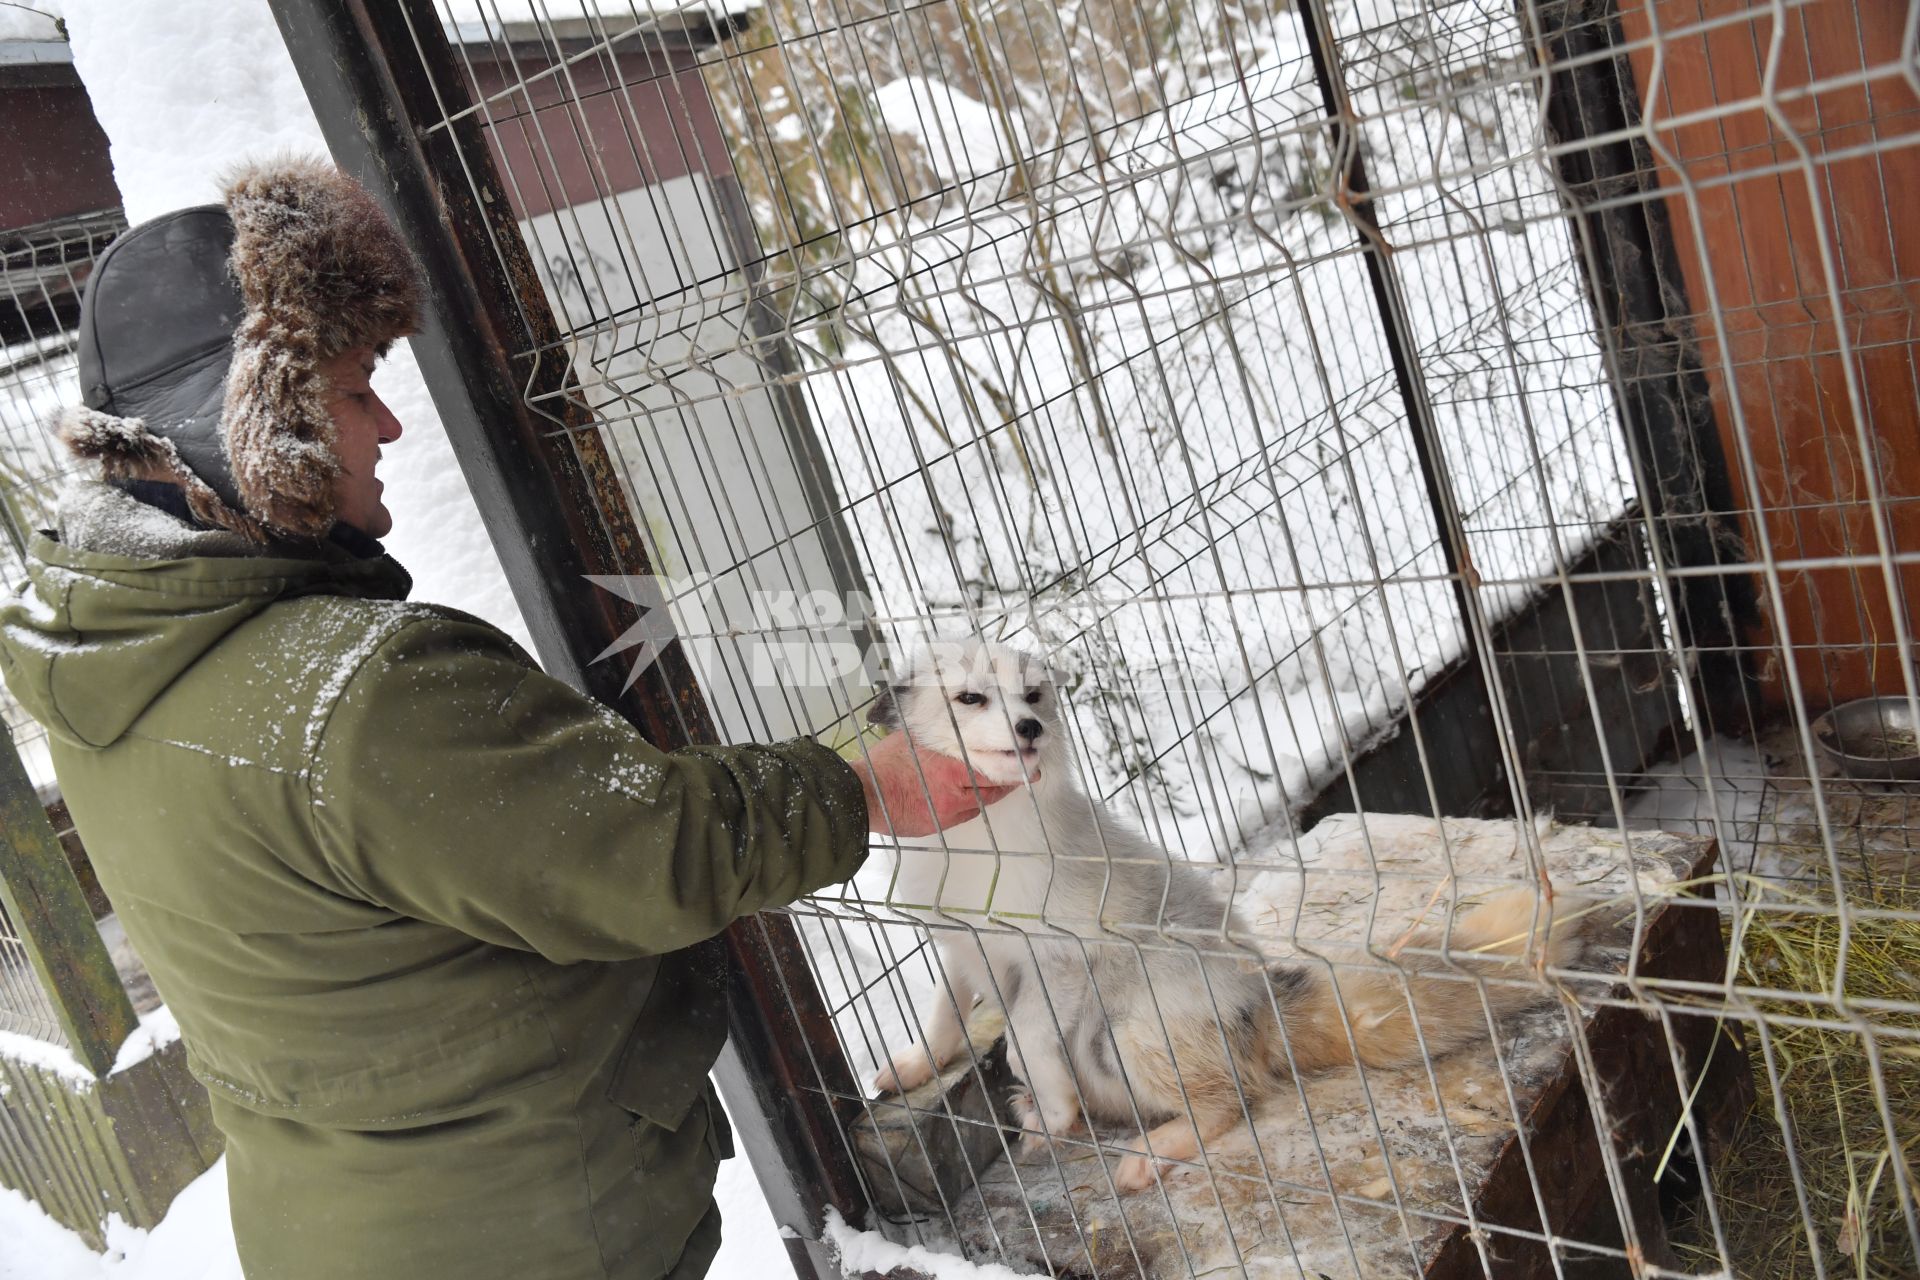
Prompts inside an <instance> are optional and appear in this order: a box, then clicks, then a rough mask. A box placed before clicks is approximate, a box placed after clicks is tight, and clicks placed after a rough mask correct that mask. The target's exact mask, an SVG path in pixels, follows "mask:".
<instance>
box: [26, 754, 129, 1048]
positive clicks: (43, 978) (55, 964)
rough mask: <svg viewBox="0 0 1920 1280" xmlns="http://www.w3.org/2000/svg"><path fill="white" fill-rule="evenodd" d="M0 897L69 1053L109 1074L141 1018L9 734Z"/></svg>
mask: <svg viewBox="0 0 1920 1280" xmlns="http://www.w3.org/2000/svg"><path fill="white" fill-rule="evenodd" d="M0 901H4V902H5V903H6V908H7V914H8V915H9V916H10V917H12V919H13V923H14V927H15V928H17V929H19V930H20V940H21V941H22V942H23V943H25V944H26V950H27V958H28V959H29V960H31V961H32V962H33V970H34V973H36V974H37V975H39V978H40V985H41V986H42V987H43V988H45V990H46V993H47V997H48V999H50V1000H51V1001H52V1002H53V1008H54V1012H55V1013H56V1014H57V1015H59V1018H60V1026H61V1029H62V1030H64V1031H65V1032H66V1034H67V1044H68V1045H69V1046H70V1047H71V1048H72V1050H73V1054H74V1056H75V1057H77V1058H78V1059H79V1060H80V1061H81V1062H83V1063H85V1064H86V1067H87V1069H88V1070H89V1071H92V1072H93V1073H94V1074H95V1075H97V1076H104V1075H106V1074H107V1073H108V1072H109V1071H111V1070H112V1069H113V1060H114V1059H115V1058H116V1057H117V1056H119V1053H120V1046H121V1044H122V1043H124V1042H125V1040H126V1038H127V1037H128V1036H129V1035H132V1034H133V1031H134V1029H135V1028H136V1027H138V1026H139V1025H140V1020H139V1018H138V1017H136V1016H135V1015H134V1012H133V1003H132V1002H131V1001H129V1000H128V999H127V992H126V988H125V987H123V986H121V985H120V977H119V975H118V974H117V973H115V972H114V968H113V958H112V957H111V956H109V955H108V954H107V946H106V943H104V942H102V941H101V940H100V931H99V930H98V929H96V928H94V925H93V911H92V910H91V909H90V908H89V907H88V906H87V899H86V895H85V894H83V893H81V892H80V885H79V882H78V881H76V880H75V879H74V878H73V869H72V868H71V867H69V866H68V865H67V855H66V853H65V851H64V850H62V849H61V847H60V841H59V839H58V837H56V836H55V835H54V834H53V825H52V824H51V823H49V822H48V821H47V811H46V810H45V809H43V808H41V806H40V797H39V796H38V795H37V794H36V793H35V792H34V788H33V783H32V782H31V781H30V780H29V779H28V777H27V770H26V766H24V765H22V764H21V763H20V754H19V752H17V751H15V750H14V749H13V744H12V742H11V741H9V742H8V743H7V744H6V749H5V750H4V751H0Z"/></svg>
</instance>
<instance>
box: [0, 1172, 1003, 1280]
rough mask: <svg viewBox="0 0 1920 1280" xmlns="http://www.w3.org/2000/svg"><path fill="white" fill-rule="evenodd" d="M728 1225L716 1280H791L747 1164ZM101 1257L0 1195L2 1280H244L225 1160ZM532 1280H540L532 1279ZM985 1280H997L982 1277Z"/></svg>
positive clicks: (736, 1182) (728, 1191)
mask: <svg viewBox="0 0 1920 1280" xmlns="http://www.w3.org/2000/svg"><path fill="white" fill-rule="evenodd" d="M714 1199H715V1200H717V1201H718V1202H719V1205H720V1215H721V1217H722V1218H724V1219H725V1221H726V1228H725V1232H724V1234H723V1237H722V1241H721V1245H720V1255H719V1257H717V1258H715V1259H714V1264H713V1269H712V1270H711V1271H710V1272H708V1275H709V1276H711V1277H712V1280H778V1277H781V1276H787V1275H791V1274H792V1271H793V1264H792V1263H791V1262H790V1261H789V1260H788V1257H787V1249H786V1244H785V1242H784V1241H782V1240H781V1238H780V1232H779V1230H778V1228H776V1227H775V1226H774V1223H773V1215H772V1214H771V1213H769V1212H768V1211H767V1202H766V1198H765V1197H764V1196H762V1195H761V1193H760V1186H759V1184H758V1183H756V1182H755V1181H754V1178H753V1171H752V1169H751V1168H749V1167H748V1165H747V1162H746V1161H745V1160H744V1159H735V1160H729V1161H727V1162H725V1163H724V1164H722V1165H721V1166H720V1180H719V1184H718V1185H717V1186H716V1187H715V1188H714ZM107 1246H108V1247H107V1252H106V1253H105V1254H104V1255H102V1254H97V1253H95V1252H93V1251H92V1250H91V1249H89V1248H88V1247H87V1245H86V1242H85V1241H83V1240H81V1239H80V1237H79V1236H77V1235H75V1234H74V1233H73V1232H72V1231H70V1230H68V1229H67V1228H66V1227H64V1226H62V1225H60V1224H59V1223H58V1222H56V1221H54V1220H53V1219H52V1218H50V1217H48V1216H47V1214H46V1211H45V1210H43V1209H41V1208H40V1206H39V1205H37V1204H34V1203H33V1202H32V1201H30V1200H28V1199H27V1198H26V1197H25V1196H23V1195H21V1194H20V1193H19V1192H18V1191H12V1190H7V1189H4V1188H0V1280H242V1276H241V1273H240V1260H239V1257H238V1255H237V1254H236V1253H235V1251H234V1244H233V1225H232V1222H231V1220H230V1219H229V1217H228V1209H227V1161H226V1157H224V1156H222V1157H221V1158H220V1160H219V1161H218V1162H216V1163H215V1164H214V1166H213V1168H211V1169H209V1170H207V1172H205V1173H203V1174H201V1175H200V1177H199V1178H197V1179H195V1181H194V1182H193V1184H192V1185H191V1186H189V1187H188V1188H187V1189H186V1190H185V1191H182V1192H181V1193H180V1195H179V1196H178V1197H177V1198H176V1199H175V1200H174V1202H173V1206H172V1208H170V1209H169V1210H168V1211H167V1216H166V1217H165V1219H163V1220H162V1221H161V1223H160V1225H159V1226H157V1227H155V1228H153V1230H151V1231H143V1230H141V1229H139V1228H137V1227H130V1226H128V1225H127V1224H126V1223H124V1222H121V1221H120V1220H118V1219H117V1218H116V1219H114V1220H113V1221H112V1222H110V1223H109V1224H108V1229H107ZM528 1280H536V1278H534V1277H528ZM979 1280H992V1277H990V1276H987V1275H985V1274H984V1273H983V1274H982V1275H981V1276H980V1277H979Z"/></svg>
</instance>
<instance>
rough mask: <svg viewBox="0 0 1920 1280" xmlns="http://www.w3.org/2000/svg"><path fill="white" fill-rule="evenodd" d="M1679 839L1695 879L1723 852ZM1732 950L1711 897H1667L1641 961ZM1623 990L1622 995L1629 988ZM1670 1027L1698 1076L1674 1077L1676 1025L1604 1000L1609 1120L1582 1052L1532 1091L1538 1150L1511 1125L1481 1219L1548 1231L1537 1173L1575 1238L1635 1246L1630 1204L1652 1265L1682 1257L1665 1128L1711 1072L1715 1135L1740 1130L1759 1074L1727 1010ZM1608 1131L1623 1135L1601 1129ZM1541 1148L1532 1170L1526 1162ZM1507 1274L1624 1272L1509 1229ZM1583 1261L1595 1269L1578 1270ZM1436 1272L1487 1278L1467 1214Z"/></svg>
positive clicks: (1590, 1032) (1702, 976) (1668, 965)
mask: <svg viewBox="0 0 1920 1280" xmlns="http://www.w3.org/2000/svg"><path fill="white" fill-rule="evenodd" d="M1672 839H1674V840H1675V844H1676V848H1677V849H1678V850H1681V851H1684V852H1681V853H1680V854H1679V856H1680V857H1681V858H1682V859H1683V860H1684V861H1683V865H1681V866H1677V867H1676V871H1678V872H1679V873H1680V875H1681V877H1682V878H1683V879H1687V880H1693V879H1698V878H1699V877H1701V876H1704V875H1707V874H1709V873H1711V872H1712V871H1713V869H1714V863H1715V860H1716V858H1717V857H1718V853H1717V850H1716V848H1715V845H1714V842H1713V841H1712V840H1701V839H1689V840H1686V841H1684V842H1681V841H1679V839H1678V838H1672ZM1725 962H1726V948H1725V944H1724V942H1723V940H1722V938H1721V934H1720V916H1719V913H1718V912H1717V911H1715V910H1713V909H1712V908H1710V907H1708V906H1706V905H1704V904H1703V905H1702V907H1701V908H1699V909H1694V908H1689V907H1676V906H1664V907H1662V908H1661V909H1660V910H1658V911H1657V912H1656V913H1655V914H1654V915H1653V916H1652V917H1651V919H1650V920H1649V922H1648V927H1647V931H1646V939H1645V941H1644V943H1643V944H1642V946H1641V949H1640V955H1639V964H1638V967H1637V969H1638V972H1639V973H1640V974H1641V975H1642V976H1644V977H1647V978H1687V979H1693V980H1705V981H1711V980H1713V979H1714V978H1716V977H1717V976H1718V975H1720V974H1721V973H1722V972H1723V971H1724V968H1725ZM1623 993H1624V989H1622V991H1617V992H1616V993H1615V994H1617V995H1618V994H1623ZM1670 1025H1671V1028H1672V1033H1673V1035H1674V1039H1675V1042H1676V1045H1677V1048H1678V1050H1679V1056H1680V1059H1681V1061H1682V1062H1683V1063H1684V1064H1685V1072H1686V1079H1685V1080H1676V1079H1675V1074H1674V1068H1673V1065H1672V1059H1671V1057H1670V1056H1669V1052H1668V1048H1667V1043H1666V1037H1667V1035H1668V1025H1667V1024H1663V1023H1662V1022H1661V1021H1660V1020H1658V1019H1653V1018H1649V1017H1648V1016H1647V1015H1646V1013H1645V1012H1644V1011H1642V1010H1640V1009H1637V1008H1627V1007H1619V1006H1614V1007H1608V1008H1604V1009H1601V1010H1600V1011H1599V1012H1598V1013H1597V1014H1595V1015H1594V1017H1593V1018H1592V1019H1590V1020H1589V1021H1588V1023H1587V1024H1586V1027H1585V1030H1584V1033H1583V1034H1584V1035H1585V1038H1586V1041H1587V1046H1588V1049H1589V1051H1590V1053H1591V1055H1592V1061H1593V1064H1594V1074H1595V1075H1596V1077H1597V1078H1598V1079H1599V1080H1601V1081H1602V1082H1604V1083H1605V1084H1606V1085H1607V1086H1609V1087H1608V1089H1607V1095H1606V1097H1605V1099H1604V1101H1605V1107H1604V1110H1605V1118H1606V1121H1607V1124H1606V1125H1604V1126H1603V1125H1601V1124H1600V1123H1599V1120H1598V1117H1597V1116H1596V1114H1595V1109H1594V1107H1593V1104H1592V1099H1591V1098H1589V1097H1588V1095H1587V1091H1586V1089H1585V1088H1584V1087H1583V1085H1582V1083H1581V1079H1580V1073H1579V1070H1578V1068H1577V1066H1576V1064H1575V1062H1574V1059H1573V1057H1572V1056H1571V1055H1568V1057H1567V1058H1566V1060H1565V1063H1564V1065H1563V1067H1562V1069H1561V1071H1560V1073H1559V1075H1558V1077H1557V1078H1556V1079H1554V1080H1553V1081H1552V1082H1551V1083H1550V1084H1549V1085H1548V1086H1547V1087H1546V1088H1545V1089H1544V1090H1542V1091H1541V1092H1540V1094H1539V1095H1537V1097H1536V1098H1535V1099H1534V1102H1533V1105H1532V1106H1531V1107H1530V1108H1529V1110H1528V1112H1527V1122H1526V1125H1525V1126H1524V1131H1525V1133H1526V1134H1527V1135H1528V1137H1527V1141H1526V1146H1527V1150H1526V1151H1525V1152H1523V1151H1522V1150H1521V1139H1520V1137H1519V1136H1518V1135H1515V1136H1512V1137H1510V1138H1509V1139H1508V1140H1507V1142H1506V1144H1505V1146H1504V1147H1503V1148H1502V1150H1501V1152H1500V1155H1499V1156H1498V1157H1497V1158H1496V1160H1495V1162H1494V1164H1493V1167H1492V1168H1491V1169H1490V1170H1489V1171H1488V1172H1487V1175H1486V1178H1485V1179H1484V1181H1483V1182H1482V1184H1481V1188H1480V1193H1479V1196H1478V1198H1477V1200H1476V1206H1475V1207H1476V1211H1477V1213H1478V1215H1479V1217H1480V1220H1481V1222H1482V1223H1483V1224H1486V1225H1492V1226H1497V1227H1508V1228H1512V1229H1515V1230H1519V1231H1533V1232H1539V1231H1541V1230H1542V1228H1541V1225H1540V1215H1539V1211H1538V1207H1537V1205H1536V1203H1535V1199H1534V1186H1535V1183H1536V1182H1538V1184H1539V1185H1541V1186H1544V1187H1551V1188H1552V1189H1553V1199H1552V1201H1551V1202H1550V1203H1549V1204H1548V1206H1547V1208H1548V1216H1549V1219H1550V1222H1549V1226H1550V1227H1551V1230H1552V1232H1553V1233H1554V1234H1558V1235H1560V1236H1563V1237H1565V1238H1568V1239H1572V1240H1580V1241H1585V1242H1591V1243H1596V1244H1611V1245H1614V1246H1616V1247H1625V1245H1626V1242H1625V1240H1624V1239H1623V1232H1622V1231H1621V1228H1620V1223H1619V1215H1620V1213H1621V1211H1622V1210H1623V1209H1624V1211H1625V1213H1626V1215H1627V1216H1628V1217H1629V1219H1630V1220H1631V1221H1632V1223H1633V1225H1634V1228H1635V1231H1636V1234H1637V1236H1638V1245H1637V1248H1638V1251H1639V1253H1640V1255H1641V1257H1642V1258H1643V1259H1644V1260H1645V1261H1647V1262H1650V1263H1655V1264H1660V1265H1669V1266H1670V1265H1676V1264H1675V1260H1674V1259H1673V1258H1672V1256H1671V1255H1670V1254H1669V1252H1668V1250H1667V1242H1666V1226H1665V1223H1664V1222H1663V1220H1662V1218H1661V1214H1660V1204H1659V1194H1658V1184H1657V1183H1656V1182H1655V1181H1654V1177H1653V1174H1654V1172H1655V1168H1656V1166H1657V1164H1658V1161H1659V1158H1660V1155H1661V1153H1662V1152H1664V1151H1665V1150H1666V1148H1667V1139H1668V1137H1669V1136H1670V1135H1671V1134H1672V1133H1673V1131H1674V1129H1675V1127H1676V1126H1677V1125H1678V1124H1679V1123H1680V1119H1681V1109H1682V1106H1683V1105H1684V1101H1683V1100H1684V1095H1685V1090H1686V1089H1687V1087H1688V1086H1689V1085H1691V1083H1692V1082H1693V1081H1695V1080H1697V1079H1698V1078H1699V1076H1700V1075H1701V1073H1702V1072H1703V1071H1704V1072H1705V1074H1706V1075H1707V1077H1708V1078H1707V1081H1706V1083H1705V1084H1703V1085H1701V1087H1700V1091H1699V1096H1701V1097H1704V1098H1711V1099H1713V1100H1714V1101H1715V1103H1716V1106H1715V1108H1713V1109H1711V1110H1708V1111H1705V1112H1703V1113H1701V1115H1700V1116H1699V1120H1700V1122H1701V1124H1702V1127H1703V1128H1705V1129H1706V1130H1707V1132H1708V1135H1709V1140H1710V1142H1712V1143H1714V1144H1719V1143H1724V1142H1726V1141H1727V1140H1729V1139H1730V1138H1731V1126H1732V1124H1733V1123H1734V1120H1735V1118H1736V1117H1738V1116H1739V1115H1740V1114H1742V1113H1743V1112H1744V1111H1745V1109H1746V1104H1747V1103H1748V1102H1750V1101H1751V1100H1752V1097H1753V1077H1752V1072H1751V1069H1750V1067H1749V1064H1748V1061H1747V1058H1746V1056H1745V1054H1744V1053H1741V1052H1728V1048H1729V1046H1725V1045H1723V1046H1722V1047H1721V1048H1720V1050H1718V1051H1714V1050H1713V1048H1712V1046H1713V1040H1714V1037H1715V1034H1716V1025H1717V1024H1716V1021H1715V1019H1713V1018H1711V1017H1708V1016H1703V1015H1699V1014H1698V1013H1697V1011H1696V1012H1693V1013H1685V1014H1682V1015H1681V1016H1678V1017H1675V1018H1673V1019H1672V1020H1671V1024H1670ZM1606 1132H1610V1133H1611V1135H1612V1136H1611V1138H1610V1139H1607V1138H1604V1137H1603V1133H1606ZM1603 1141H1608V1142H1609V1145H1610V1146H1611V1147H1612V1149H1613V1152H1614V1153H1615V1156H1616V1157H1617V1159H1618V1162H1619V1168H1620V1171H1621V1175H1622V1176H1621V1182H1622V1184H1623V1186H1624V1188H1625V1191H1626V1194H1627V1197H1628V1203H1627V1204H1626V1205H1624V1206H1620V1205H1616V1204H1615V1203H1614V1200H1613V1196H1612V1194H1611V1192H1610V1190H1609V1187H1608V1185H1607V1180H1606V1176H1605V1175H1606V1164H1605V1157H1604V1156H1603V1153H1602V1148H1601V1143H1602V1142H1603ZM1529 1156H1531V1162H1532V1169H1531V1170H1529V1168H1528V1157H1529ZM1497 1251H1498V1253H1499V1258H1498V1264H1499V1266H1498V1276H1499V1277H1500V1280H1547V1278H1548V1277H1554V1276H1556V1275H1560V1276H1567V1275H1574V1274H1585V1273H1587V1272H1591V1273H1593V1274H1619V1273H1620V1261H1619V1260H1618V1259H1617V1258H1604V1259H1602V1258H1599V1257H1598V1256H1595V1255H1589V1256H1588V1257H1586V1258H1584V1259H1583V1258H1582V1257H1580V1256H1579V1255H1577V1254H1571V1253H1563V1255H1562V1262H1561V1266H1560V1268H1559V1269H1558V1271H1556V1268H1555V1266H1554V1261H1553V1259H1552V1258H1551V1257H1550V1256H1549V1253H1548V1250H1547V1248H1546V1246H1545V1245H1544V1244H1541V1243H1538V1242H1534V1241H1528V1240H1524V1239H1521V1238H1519V1237H1516V1236H1502V1237H1499V1239H1498V1250H1497ZM1577 1267H1584V1268H1585V1270H1584V1271H1576V1270H1574V1269H1573V1268H1577ZM1424 1275H1425V1276H1426V1277H1427V1280H1479V1278H1480V1277H1483V1276H1484V1275H1485V1271H1484V1269H1483V1268H1482V1265H1481V1260H1480V1256H1479V1251H1478V1250H1477V1249H1476V1248H1475V1246H1474V1243H1473V1240H1472V1238H1471V1235H1470V1234H1469V1232H1468V1230H1467V1228H1466V1227H1465V1226H1464V1225H1461V1226H1459V1227H1456V1228H1455V1229H1454V1230H1452V1231H1451V1232H1449V1233H1447V1234H1446V1236H1445V1237H1444V1238H1443V1239H1442V1240H1441V1242H1440V1244H1439V1246H1438V1248H1437V1249H1436V1250H1435V1252H1434V1254H1433V1257H1432V1261H1431V1262H1430V1263H1429V1264H1428V1266H1427V1268H1426V1270H1425V1272H1424Z"/></svg>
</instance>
